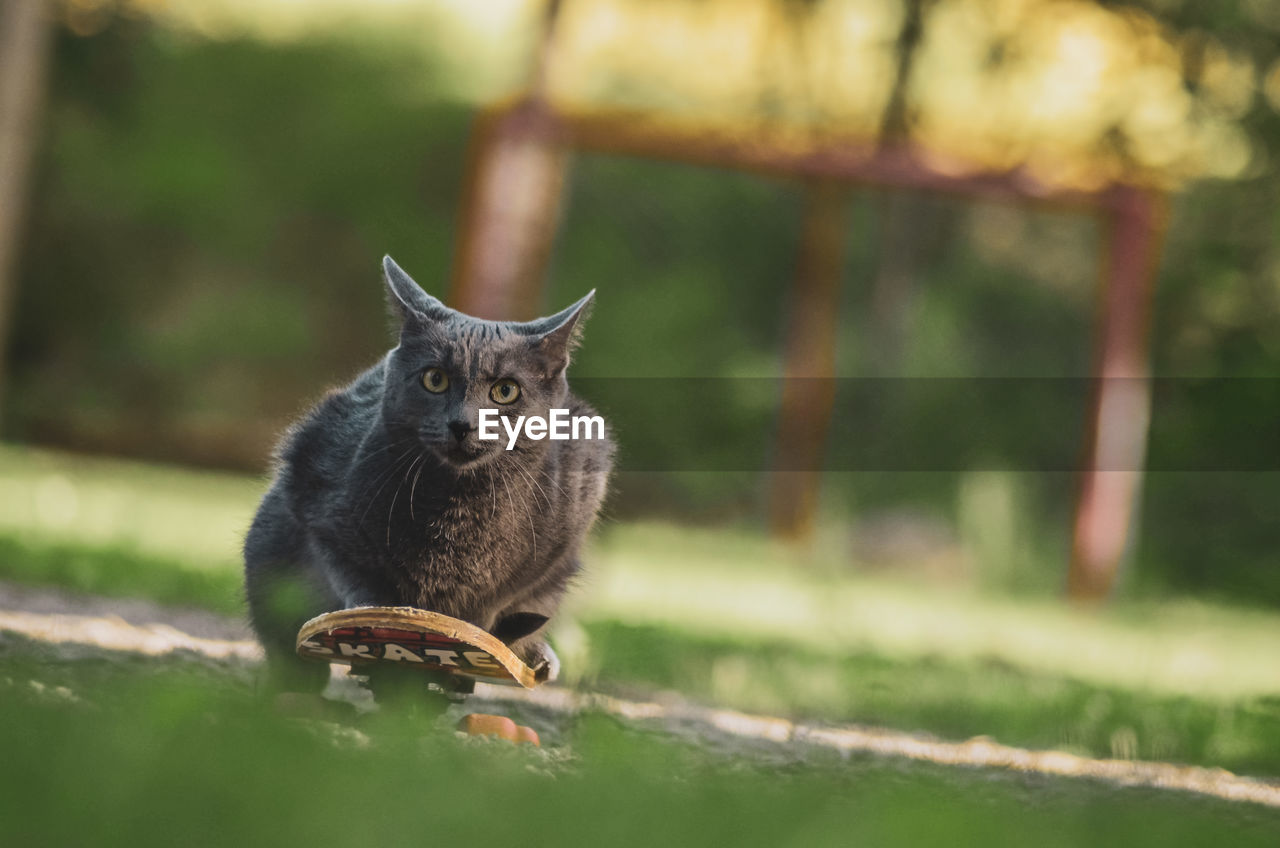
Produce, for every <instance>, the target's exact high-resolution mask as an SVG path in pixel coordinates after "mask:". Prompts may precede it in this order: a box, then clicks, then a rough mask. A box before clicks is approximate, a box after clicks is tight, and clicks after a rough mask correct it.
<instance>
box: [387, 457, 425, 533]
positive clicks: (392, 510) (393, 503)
mask: <svg viewBox="0 0 1280 848" xmlns="http://www.w3.org/2000/svg"><path fill="white" fill-rule="evenodd" d="M426 458H427V454H426V453H425V452H423V453H419V454H418V456H417V457H415V458H414V460H413V462H411V463H409V466H408V467H407V468H406V469H405V472H404V476H403V477H401V478H400V484H399V485H397V486H396V491H395V494H393V495H392V496H391V506H389V507H387V548H388V549H390V548H391V521H392V519H393V518H394V516H395V511H396V499H397V498H399V497H400V490H401V489H403V488H404V484H405V483H407V482H409V475H410V474H412V473H413V467H414V466H415V465H417V464H418V463H419V462H421V461H422V460H424V459H426ZM409 513H410V516H412V514H413V503H412V495H410V504H409Z"/></svg>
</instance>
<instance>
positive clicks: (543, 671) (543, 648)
mask: <svg viewBox="0 0 1280 848" xmlns="http://www.w3.org/2000/svg"><path fill="white" fill-rule="evenodd" d="M527 653H528V659H526V660H525V665H527V666H529V667H530V668H532V669H533V676H534V678H535V679H536V680H537V681H538V682H539V683H549V682H551V681H552V680H555V679H556V678H557V677H559V676H560V658H559V657H558V656H556V652H555V651H554V650H552V648H551V646H550V645H548V644H547V643H546V642H543V643H542V644H540V645H534V646H533V647H531V648H530V649H529V651H528V652H527Z"/></svg>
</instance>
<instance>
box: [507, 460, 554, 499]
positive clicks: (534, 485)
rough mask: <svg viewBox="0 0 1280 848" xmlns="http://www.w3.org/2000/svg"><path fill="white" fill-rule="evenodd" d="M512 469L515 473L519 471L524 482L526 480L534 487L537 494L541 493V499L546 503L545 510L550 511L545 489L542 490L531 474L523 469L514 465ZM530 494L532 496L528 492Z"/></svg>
mask: <svg viewBox="0 0 1280 848" xmlns="http://www.w3.org/2000/svg"><path fill="white" fill-rule="evenodd" d="M512 467H513V468H515V469H516V470H517V471H519V472H520V473H521V474H523V475H524V478H525V479H526V480H528V481H529V482H530V483H531V484H532V485H533V487H534V488H535V489H537V490H538V492H539V493H541V494H542V499H543V500H545V501H546V502H547V505H546V508H547V509H550V508H551V497H550V496H549V495H548V494H547V492H546V490H545V489H543V488H542V487H541V486H539V485H538V481H537V480H535V479H534V478H533V475H532V474H530V473H529V472H528V471H526V470H525V469H523V468H521V467H520V466H519V465H515V466H512ZM530 494H532V492H530Z"/></svg>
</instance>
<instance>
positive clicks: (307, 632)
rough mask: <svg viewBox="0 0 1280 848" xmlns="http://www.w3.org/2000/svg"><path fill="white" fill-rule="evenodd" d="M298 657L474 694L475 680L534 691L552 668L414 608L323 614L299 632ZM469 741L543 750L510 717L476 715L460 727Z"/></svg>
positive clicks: (475, 631)
mask: <svg viewBox="0 0 1280 848" xmlns="http://www.w3.org/2000/svg"><path fill="white" fill-rule="evenodd" d="M297 652H298V656H300V657H302V658H303V659H308V660H315V661H318V662H327V663H340V664H343V665H349V666H351V671H352V673H353V674H368V675H371V676H372V675H386V674H396V675H398V676H400V677H402V678H403V677H407V676H410V675H414V674H415V673H417V674H420V675H422V676H423V678H424V682H426V681H431V682H437V683H439V684H440V685H441V686H442V688H445V689H449V690H451V691H454V692H470V691H471V686H472V684H473V683H474V682H475V681H481V682H484V683H496V684H499V685H502V686H522V687H524V688H525V689H532V688H533V687H535V686H537V685H538V684H540V683H542V682H544V681H545V680H546V677H547V672H548V668H547V667H546V666H545V665H544V666H542V667H541V668H537V669H534V668H530V667H529V666H528V665H526V664H525V663H524V661H523V660H521V659H520V658H519V657H518V656H516V655H515V654H514V653H513V652H512V651H511V649H510V648H508V647H507V646H506V645H505V644H504V643H503V642H502V641H501V640H500V639H498V638H497V637H495V636H493V635H492V634H490V633H488V632H486V631H485V630H482V629H481V628H479V627H476V626H475V625H474V624H469V623H467V622H465V621H461V620H460V619H456V618H451V617H449V616H447V615H442V614H440V613H438V612H430V611H428V610H421V609H416V608H414V607H356V608H354V609H345V610H338V611H336V612H327V613H324V614H323V615H318V616H316V617H315V618H313V619H311V620H310V621H308V622H307V623H305V624H303V625H302V628H301V629H300V630H299V631H298V640H297ZM459 728H460V729H462V730H463V731H464V732H466V733H468V734H471V735H495V736H500V737H502V738H505V739H509V740H510V741H513V742H516V741H520V742H532V743H533V744H538V736H537V734H536V733H535V732H534V731H533V730H531V729H529V728H527V727H521V726H519V725H516V724H515V723H514V722H512V721H511V719H509V718H505V717H502V716H486V715H483V714H473V715H470V716H467V717H466V718H464V719H463V720H462V722H461V723H460V724H459Z"/></svg>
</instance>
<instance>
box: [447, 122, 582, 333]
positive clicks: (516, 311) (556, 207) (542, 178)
mask: <svg viewBox="0 0 1280 848" xmlns="http://www.w3.org/2000/svg"><path fill="white" fill-rule="evenodd" d="M551 127H552V119H551V117H550V114H549V112H548V111H547V107H546V105H545V104H544V103H543V102H542V101H541V100H540V99H537V98H531V99H528V100H525V101H522V102H521V103H519V104H517V105H516V106H515V107H514V108H510V109H504V110H502V111H498V112H493V113H488V114H485V115H482V116H480V117H479V118H478V119H477V123H476V128H475V130H474V132H473V134H472V137H471V148H470V151H469V152H468V163H467V178H466V186H465V189H464V196H463V208H462V221H461V224H460V226H459V230H458V245H457V255H456V258H455V260H454V270H453V281H452V288H451V291H450V295H449V300H450V303H451V305H453V306H455V307H456V308H458V309H461V310H462V311H463V312H466V313H468V314H470V315H475V316H476V317H478V318H491V319H507V318H515V319H522V320H523V319H528V318H532V317H533V316H534V315H535V314H536V313H537V311H538V308H539V306H540V302H539V301H540V294H541V291H542V286H543V282H544V278H545V272H546V266H547V262H548V261H549V259H550V257H551V245H552V243H553V242H554V240H555V233H556V228H557V225H558V224H559V219H560V206H561V197H562V194H563V191H562V189H563V185H564V177H565V171H566V166H567V162H568V153H567V151H566V150H565V149H564V148H563V147H561V146H559V145H557V144H556V142H555V138H554V131H553V130H552V129H551Z"/></svg>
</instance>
